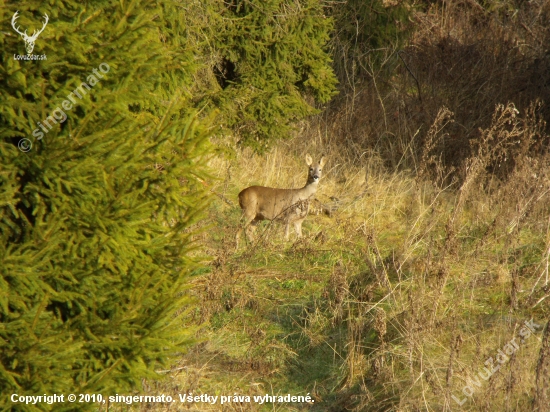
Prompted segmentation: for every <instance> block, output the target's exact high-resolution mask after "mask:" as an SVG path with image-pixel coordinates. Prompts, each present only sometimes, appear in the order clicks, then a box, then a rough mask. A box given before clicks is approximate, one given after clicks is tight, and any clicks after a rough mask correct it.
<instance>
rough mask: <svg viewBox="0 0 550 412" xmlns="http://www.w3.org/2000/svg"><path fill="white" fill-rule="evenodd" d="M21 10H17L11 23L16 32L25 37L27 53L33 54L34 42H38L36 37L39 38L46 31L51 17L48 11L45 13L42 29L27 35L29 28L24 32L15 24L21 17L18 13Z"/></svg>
mask: <svg viewBox="0 0 550 412" xmlns="http://www.w3.org/2000/svg"><path fill="white" fill-rule="evenodd" d="M17 13H19V10H18V11H16V12H15V14H14V15H13V17H12V19H11V25H12V27H13V29H14V30H15V32H16V33H18V34H20V35H21V37H23V40H24V41H25V49H27V54H29V55H30V54H32V51H33V50H34V43H35V42H36V39H37V38H38V35H39V34H40V33H42V32H43V31H44V29H45V28H46V25H47V24H48V20H49V17H48V15H47V14H46V13H44V20H45V21H44V25H43V26H42V28H41V29H40V30H35V31H34V33H33V34H32V36H29V35H27V30H25V32H24V33H22V32H21V30H20V29H19V28H18V27H17V26H16V25H15V20H17V18H18V17H19V16H18V14H17Z"/></svg>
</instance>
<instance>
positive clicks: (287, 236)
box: [285, 221, 290, 241]
mask: <svg viewBox="0 0 550 412" xmlns="http://www.w3.org/2000/svg"><path fill="white" fill-rule="evenodd" d="M289 237H290V222H289V221H287V222H286V225H285V240H286V241H288V239H289Z"/></svg>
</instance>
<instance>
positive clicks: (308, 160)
mask: <svg viewBox="0 0 550 412" xmlns="http://www.w3.org/2000/svg"><path fill="white" fill-rule="evenodd" d="M306 163H307V165H308V166H311V164H312V163H313V159H312V158H311V156H310V155H309V154H307V155H306Z"/></svg>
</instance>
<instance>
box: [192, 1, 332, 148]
mask: <svg viewBox="0 0 550 412" xmlns="http://www.w3.org/2000/svg"><path fill="white" fill-rule="evenodd" d="M184 22H185V25H186V26H187V28H188V30H189V37H188V38H189V40H190V41H191V42H193V43H194V44H196V45H197V46H198V47H199V48H200V54H199V55H198V56H197V59H198V60H199V61H200V62H201V63H203V64H204V66H203V70H201V71H200V73H198V75H197V76H196V77H195V79H196V81H197V83H196V87H195V90H194V92H193V94H194V101H195V104H196V106H197V108H200V109H201V110H205V111H206V112H209V111H212V110H215V111H217V113H218V117H217V119H218V124H219V126H220V127H221V128H222V132H223V133H225V134H226V135H228V134H232V135H233V136H235V137H236V138H237V141H238V142H239V143H240V144H241V145H247V146H252V147H253V148H254V149H256V150H260V151H262V150H264V149H265V148H267V147H268V146H269V145H270V144H271V143H272V142H274V141H277V140H279V139H284V138H289V137H290V136H291V135H292V134H291V133H292V131H293V130H295V126H296V122H297V121H298V120H302V119H304V118H306V117H307V116H310V115H312V114H315V113H319V109H318V106H320V105H322V104H324V103H327V102H328V101H329V99H330V98H331V97H332V96H333V95H334V93H335V85H336V78H335V76H334V73H333V70H332V67H331V65H330V62H331V58H330V54H329V53H328V50H327V47H326V44H327V41H328V39H329V36H330V33H331V32H332V29H333V19H331V18H330V17H328V16H326V15H325V9H324V5H323V2H322V1H320V0H269V1H263V2H255V1H250V0H233V1H230V2H223V1H218V0H209V1H204V2H190V3H189V4H187V7H186V19H185V21H184Z"/></svg>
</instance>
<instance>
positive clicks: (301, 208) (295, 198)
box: [236, 154, 325, 248]
mask: <svg viewBox="0 0 550 412" xmlns="http://www.w3.org/2000/svg"><path fill="white" fill-rule="evenodd" d="M306 163H307V165H308V166H309V172H308V176H307V183H306V185H305V186H304V187H303V188H301V189H276V188H273V187H264V186H250V187H247V188H246V189H244V190H242V191H241V193H239V205H240V206H241V209H242V210H243V217H244V224H243V227H242V228H241V229H240V230H239V231H238V232H237V239H236V240H237V248H238V247H239V236H240V234H241V232H242V231H243V229H244V231H245V235H246V238H247V239H248V241H252V235H253V232H254V230H255V229H256V225H257V224H258V222H260V221H262V220H278V221H283V222H284V223H286V228H285V240H288V237H289V234H290V224H291V223H293V224H294V230H295V231H296V234H297V235H298V237H301V236H302V222H303V221H304V219H305V218H306V216H307V213H308V210H309V199H310V198H311V197H312V196H313V195H314V194H315V192H316V191H317V186H318V185H319V179H320V178H321V172H322V167H323V165H324V164H325V157H324V156H323V157H321V160H319V163H317V164H316V165H313V160H312V158H311V156H310V155H309V154H308V155H306ZM251 232H252V233H251Z"/></svg>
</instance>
